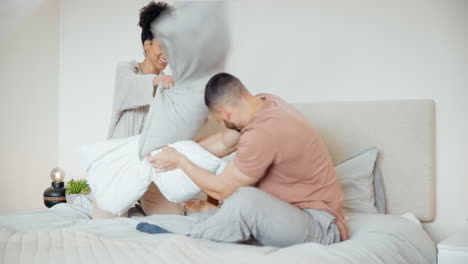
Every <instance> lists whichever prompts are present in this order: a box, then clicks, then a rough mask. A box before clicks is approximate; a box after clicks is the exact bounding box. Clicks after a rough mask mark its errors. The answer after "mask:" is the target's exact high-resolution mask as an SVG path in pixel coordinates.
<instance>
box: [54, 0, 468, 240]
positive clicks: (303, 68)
mask: <svg viewBox="0 0 468 264" xmlns="http://www.w3.org/2000/svg"><path fill="white" fill-rule="evenodd" d="M144 3H146V1H140V0H139V1H110V0H106V1H91V0H82V1H71V0H63V1H62V2H61V5H60V34H59V39H60V63H59V65H60V67H59V69H60V74H59V87H60V90H59V105H58V107H59V117H58V118H59V124H60V125H59V130H58V131H59V147H58V153H59V154H58V156H59V163H60V164H61V165H62V166H63V167H64V168H65V169H66V170H67V171H68V172H69V175H71V177H75V178H79V177H82V173H81V172H80V169H79V162H78V155H77V152H76V149H77V148H78V146H80V145H81V144H84V143H89V142H94V141H97V140H102V139H104V138H105V135H106V132H107V126H108V120H109V118H110V110H111V106H112V90H113V81H114V69H115V65H116V63H117V62H118V61H122V60H130V59H137V60H141V59H142V50H141V45H140V42H139V31H138V28H137V27H136V24H137V21H138V16H137V14H138V9H139V8H140V7H141V6H142V5H143V4H144ZM467 12H468V2H467V1H463V0H447V1H435V0H434V1H422V0H414V1H404V0H398V1H374V0H355V1H346V0H333V1H325V0H312V1H311V0H309V1H306V0H303V1H300V0H294V1H281V2H280V1H246V0H241V1H233V2H232V21H233V28H232V33H233V47H234V48H233V50H232V53H231V56H230V61H229V64H228V71H230V72H232V73H234V74H235V75H238V77H240V78H241V79H242V80H243V81H244V82H245V84H246V85H247V86H248V87H249V88H250V89H251V90H252V92H269V93H274V94H277V95H280V96H282V97H284V98H285V99H287V100H288V101H291V102H299V101H335V100H386V99H412V98H428V99H434V100H435V101H436V104H437V218H436V220H435V221H434V222H433V223H429V224H425V228H426V230H427V231H428V232H429V234H430V235H431V236H432V238H433V239H434V240H436V241H439V240H440V239H442V238H444V237H446V236H448V235H450V234H452V233H454V232H457V231H458V230H461V229H463V228H465V229H466V228H468V222H467V221H466V219H467V218H468V207H467V206H466V204H468V196H467V195H466V194H465V193H466V192H465V190H466V188H467V186H468V177H467V175H468V167H467V165H466V164H467V162H466V161H467V157H468V153H467V152H468V151H467V149H468V143H467V135H468V124H467V121H466V118H465V117H464V116H465V115H466V114H467V113H468V104H466V103H465V101H466V99H468V92H467V89H468V87H467V85H468V79H467V78H468V77H467V76H468V65H467V61H468V45H467V44H466V43H468V35H467V34H466V28H467V26H468V17H467V16H466V13H467ZM369 126H372V124H369ZM402 151H404V150H402ZM415 188H417V186H415Z"/></svg>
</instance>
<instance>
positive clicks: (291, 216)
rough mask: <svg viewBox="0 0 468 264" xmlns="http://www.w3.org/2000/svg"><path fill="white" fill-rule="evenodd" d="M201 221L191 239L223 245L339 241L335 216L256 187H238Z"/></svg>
mask: <svg viewBox="0 0 468 264" xmlns="http://www.w3.org/2000/svg"><path fill="white" fill-rule="evenodd" d="M199 219H200V222H198V223H197V224H195V225H194V226H193V228H192V230H191V233H190V236H191V237H194V238H202V239H209V240H213V241H221V242H243V241H256V242H258V243H259V244H261V245H264V246H273V247H285V246H290V245H294V244H298V243H303V242H316V243H320V244H326V245H328V244H332V243H335V242H339V241H340V233H339V230H338V227H337V226H336V224H335V217H334V216H332V215H331V214H329V213H328V212H326V211H322V210H314V209H299V208H297V207H295V206H293V205H291V204H289V203H287V202H284V201H282V200H280V199H278V198H276V197H274V196H272V195H270V194H268V193H266V192H263V191H262V190H260V189H258V188H255V187H241V188H239V189H238V190H237V191H236V192H234V193H233V194H232V195H231V196H229V197H228V198H227V199H226V200H224V203H223V205H222V207H221V208H220V209H214V210H210V211H207V212H204V213H201V214H200V215H199ZM252 239H253V240H252Z"/></svg>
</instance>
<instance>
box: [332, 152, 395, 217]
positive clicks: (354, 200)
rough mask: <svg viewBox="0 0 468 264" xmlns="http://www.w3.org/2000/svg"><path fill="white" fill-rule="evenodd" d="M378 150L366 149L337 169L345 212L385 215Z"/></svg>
mask: <svg viewBox="0 0 468 264" xmlns="http://www.w3.org/2000/svg"><path fill="white" fill-rule="evenodd" d="M377 156H378V149H377V148H376V147H372V148H369V149H365V150H364V151H362V152H361V153H359V154H358V155H356V156H353V157H351V158H349V159H347V160H345V161H343V162H341V163H340V164H338V165H337V166H336V167H335V170H336V174H337V177H338V180H339V181H340V183H341V187H342V189H343V199H344V207H345V211H348V212H360V213H381V214H385V211H386V208H385V207H386V204H385V191H384V186H383V180H382V174H381V171H380V169H379V168H377V166H376V161H377Z"/></svg>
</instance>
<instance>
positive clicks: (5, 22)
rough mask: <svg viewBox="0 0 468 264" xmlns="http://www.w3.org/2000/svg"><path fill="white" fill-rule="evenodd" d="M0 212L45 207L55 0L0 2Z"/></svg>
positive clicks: (53, 116) (53, 108) (53, 104)
mask: <svg viewBox="0 0 468 264" xmlns="http://www.w3.org/2000/svg"><path fill="white" fill-rule="evenodd" d="M0 32H1V35H0V58H1V60H0V120H1V125H0V214H5V213H11V212H16V211H23V210H31V209H38V208H45V207H44V204H43V198H42V193H43V191H44V189H45V188H47V187H48V186H50V178H49V172H50V170H51V169H52V168H54V167H55V166H56V164H57V144H58V140H57V137H58V104H57V99H58V78H57V76H58V1H56V0H30V1H13V0H2V1H1V2H0Z"/></svg>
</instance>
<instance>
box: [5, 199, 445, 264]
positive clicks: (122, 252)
mask: <svg viewBox="0 0 468 264" xmlns="http://www.w3.org/2000/svg"><path fill="white" fill-rule="evenodd" d="M202 217H206V214H190V215H188V216H176V215H154V216H149V217H132V218H113V219H100V220H91V219H90V218H89V212H87V211H86V210H83V209H82V208H79V207H75V206H73V205H69V204H59V205H56V206H54V207H53V208H51V209H48V210H39V211H32V212H24V213H17V214H14V215H8V216H0V263H55V262H57V263H133V262H135V263H150V262H151V263H155V262H157V263H220V262H223V263H240V262H241V263H242V262H245V263H286V262H287V263H411V264H416V263H436V247H435V245H434V243H433V242H432V241H431V239H430V238H429V236H428V235H427V234H426V233H425V232H424V230H423V229H422V228H421V226H420V225H419V224H417V223H414V222H412V221H410V220H409V219H407V218H404V217H400V216H395V215H382V214H372V215H369V214H349V215H347V216H346V220H347V222H348V225H349V228H350V233H351V236H350V239H349V240H347V241H345V242H341V243H337V244H333V245H330V246H323V245H319V244H316V243H304V244H298V245H294V246H290V247H286V248H274V247H261V246H254V245H246V244H235V243H219V242H212V241H207V240H201V239H194V238H190V237H188V236H184V235H182V234H185V233H188V232H189V230H190V227H191V226H192V225H193V224H195V223H197V222H198V221H201V219H202ZM141 221H145V222H150V223H155V224H158V225H160V226H162V227H164V228H166V229H168V230H170V231H173V232H174V234H157V235H150V234H146V233H142V232H139V231H137V230H136V229H135V226H136V224H137V223H139V222H141ZM175 233H177V234H175Z"/></svg>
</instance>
